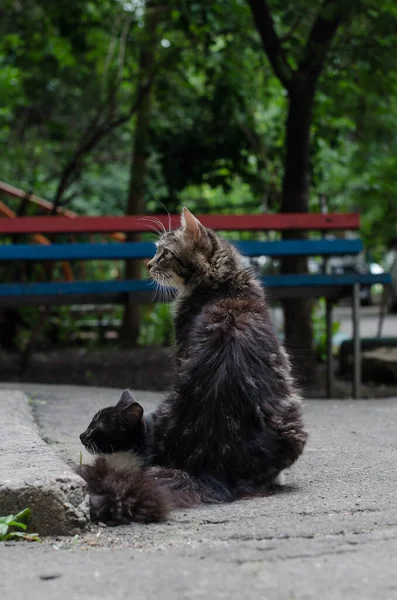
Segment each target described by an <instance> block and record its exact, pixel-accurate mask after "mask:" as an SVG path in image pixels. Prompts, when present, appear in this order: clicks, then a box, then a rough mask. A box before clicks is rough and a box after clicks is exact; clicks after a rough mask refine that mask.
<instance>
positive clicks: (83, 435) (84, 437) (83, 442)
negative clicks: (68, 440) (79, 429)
mask: <svg viewBox="0 0 397 600" xmlns="http://www.w3.org/2000/svg"><path fill="white" fill-rule="evenodd" d="M80 441H81V443H82V444H83V446H84V444H85V443H86V441H87V434H86V433H85V432H84V433H81V434H80Z"/></svg>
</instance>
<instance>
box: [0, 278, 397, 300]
mask: <svg viewBox="0 0 397 600" xmlns="http://www.w3.org/2000/svg"><path fill="white" fill-rule="evenodd" d="M261 281H262V283H263V285H264V286H265V287H269V288H270V287H273V288H276V287H305V286H306V287H307V286H311V287H316V286H317V287H321V286H323V287H338V286H339V287H344V286H350V285H354V284H355V283H359V284H361V285H371V284H374V283H382V284H389V283H391V276H390V274H389V273H382V274H380V275H360V274H357V275H355V274H352V275H269V276H266V277H262V278H261ZM155 289H156V286H155V285H154V283H153V282H151V281H149V280H143V281H138V280H129V281H128V280H113V281H72V282H70V283H68V282H59V283H56V282H51V283H47V282H44V283H2V284H0V296H8V297H10V296H14V297H17V296H33V295H34V296H48V295H54V296H55V295H60V294H76V295H78V294H109V293H110V294H112V293H115V294H117V293H118V294H120V293H133V292H153V293H154V291H155Z"/></svg>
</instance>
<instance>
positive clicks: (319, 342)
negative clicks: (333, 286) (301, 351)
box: [312, 298, 340, 361]
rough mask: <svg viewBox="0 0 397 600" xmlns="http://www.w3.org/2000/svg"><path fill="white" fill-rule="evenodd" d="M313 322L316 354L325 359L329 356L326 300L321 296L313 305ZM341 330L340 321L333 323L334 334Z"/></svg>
mask: <svg viewBox="0 0 397 600" xmlns="http://www.w3.org/2000/svg"><path fill="white" fill-rule="evenodd" d="M312 323H313V342H314V350H315V353H316V356H317V358H318V359H319V360H321V361H325V360H326V358H327V331H326V321H325V300H324V299H323V298H321V299H320V300H318V301H317V302H316V303H315V304H314V305H313V312H312ZM339 330H340V323H339V322H338V321H334V322H333V323H332V335H333V336H334V335H335V334H336V333H338V332H339Z"/></svg>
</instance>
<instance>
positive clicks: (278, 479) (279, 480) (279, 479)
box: [273, 471, 285, 486]
mask: <svg viewBox="0 0 397 600" xmlns="http://www.w3.org/2000/svg"><path fill="white" fill-rule="evenodd" d="M273 483H274V485H280V486H282V485H285V473H284V471H281V472H280V473H279V474H278V475H277V477H276V478H275V479H274V482H273Z"/></svg>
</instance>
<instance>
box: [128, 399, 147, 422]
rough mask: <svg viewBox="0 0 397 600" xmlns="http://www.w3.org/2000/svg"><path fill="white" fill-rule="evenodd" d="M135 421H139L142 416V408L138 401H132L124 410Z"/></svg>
mask: <svg viewBox="0 0 397 600" xmlns="http://www.w3.org/2000/svg"><path fill="white" fill-rule="evenodd" d="M124 412H125V413H126V414H127V415H128V416H129V417H131V418H132V419H133V420H134V421H135V422H136V423H139V422H140V421H141V420H142V417H143V408H142V406H141V405H140V404H138V402H134V403H133V404H131V406H129V407H128V408H127V409H126V410H125V411H124Z"/></svg>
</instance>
